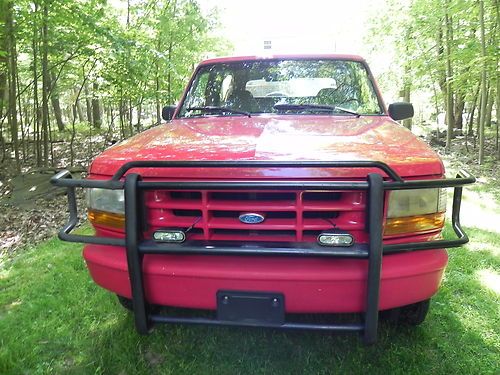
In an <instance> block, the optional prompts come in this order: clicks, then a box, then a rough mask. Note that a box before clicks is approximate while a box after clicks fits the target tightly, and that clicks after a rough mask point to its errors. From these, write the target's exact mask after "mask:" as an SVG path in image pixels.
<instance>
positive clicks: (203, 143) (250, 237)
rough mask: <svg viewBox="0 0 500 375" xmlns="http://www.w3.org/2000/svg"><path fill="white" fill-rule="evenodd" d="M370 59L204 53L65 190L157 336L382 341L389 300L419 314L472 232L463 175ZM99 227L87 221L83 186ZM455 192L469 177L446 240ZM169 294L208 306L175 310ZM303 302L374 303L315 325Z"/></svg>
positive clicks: (314, 308) (101, 279) (94, 264)
mask: <svg viewBox="0 0 500 375" xmlns="http://www.w3.org/2000/svg"><path fill="white" fill-rule="evenodd" d="M411 116H413V107H412V105H411V104H409V103H401V102H400V103H394V104H391V105H389V107H388V108H386V106H385V105H384V103H383V101H382V98H381V95H380V93H379V90H378V89H377V86H376V84H375V81H374V79H373V76H372V74H371V73H370V70H369V68H368V66H367V64H366V62H365V61H364V60H363V59H362V58H360V57H358V56H346V55H307V56H303V55H301V56H273V57H231V58H221V59H212V60H206V61H204V62H202V63H201V64H200V65H199V66H198V67H197V69H196V70H195V72H194V74H193V76H192V78H191V80H190V82H189V84H188V86H187V89H186V91H185V93H184V95H183V97H182V99H181V100H180V102H179V104H178V105H177V106H175V107H165V108H164V109H163V118H164V119H165V120H166V123H164V124H161V125H159V126H156V127H154V128H152V129H149V130H147V131H145V132H143V133H141V134H138V135H136V136H134V137H132V138H130V139H128V140H126V141H124V142H122V143H120V144H117V145H114V146H113V147H111V148H109V149H107V150H106V151H104V152H103V153H102V154H100V155H99V156H98V157H97V158H96V159H95V160H94V161H93V163H92V164H91V166H90V168H89V174H88V177H87V178H86V179H83V180H75V179H72V178H71V175H70V174H69V172H68V171H61V172H60V173H58V174H57V175H56V176H54V177H53V178H52V182H53V183H54V184H55V185H57V186H62V187H66V188H67V190H68V202H69V221H68V223H67V225H66V226H65V227H64V228H62V229H61V231H60V233H59V237H60V238H61V239H62V240H65V241H73V242H83V243H85V244H86V245H85V248H84V250H83V256H84V258H85V261H86V263H87V266H88V269H89V271H90V275H91V276H92V278H93V279H94V281H95V282H96V283H97V284H98V285H100V286H102V287H103V288H105V289H108V290H110V291H112V292H113V293H116V294H117V295H118V297H119V300H120V301H121V302H122V304H124V305H125V306H128V307H129V308H130V309H131V310H132V311H133V313H134V316H135V324H136V329H137V330H138V332H139V333H141V334H146V333H148V332H149V331H150V330H151V327H152V326H153V325H154V324H157V323H191V324H212V325H241V326H266V327H274V328H286V329H316V330H327V331H354V332H360V333H362V334H363V337H364V341H365V342H366V343H373V342H375V341H376V337H377V325H378V317H379V312H380V311H386V312H389V313H390V314H391V315H392V316H393V317H394V316H396V317H399V320H400V321H402V322H406V323H410V324H419V323H421V322H422V321H423V320H424V318H425V316H426V313H427V310H428V307H429V300H430V298H431V297H432V296H433V295H434V294H435V293H436V291H437V290H438V288H439V284H440V281H441V278H442V276H443V272H444V269H445V267H446V264H447V252H446V250H445V249H446V248H450V247H455V246H460V245H462V244H464V243H466V242H467V241H468V238H467V235H466V234H465V233H464V231H463V230H462V228H461V226H460V222H459V213H460V202H461V195H462V187H463V186H464V185H466V184H470V183H473V182H474V177H472V176H470V175H468V174H467V173H466V172H460V173H459V175H458V176H457V177H456V178H445V176H444V173H445V171H444V168H443V164H442V162H441V160H440V159H439V157H438V155H437V154H436V153H435V152H434V151H432V150H431V149H430V148H429V147H428V146H427V145H426V144H425V143H424V142H423V141H422V140H420V139H418V138H417V137H415V136H414V135H413V134H412V133H411V132H410V131H409V130H407V129H405V128H404V127H402V126H401V125H399V124H398V123H397V122H395V120H401V119H405V118H409V117H411ZM76 188H85V189H86V190H87V193H88V195H87V196H88V219H89V221H90V223H91V224H92V225H93V227H94V229H95V235H94V236H83V235H77V234H73V233H72V230H73V228H74V227H75V226H76V224H77V220H78V219H77V218H78V216H77V205H76V199H75V189H76ZM446 188H454V194H453V204H452V206H453V212H452V215H451V216H452V227H453V229H454V231H455V233H456V235H457V238H456V239H452V240H445V239H443V238H442V236H441V231H442V229H443V225H444V222H445V211H446ZM157 306H172V307H182V308H190V309H203V310H210V311H211V312H212V313H209V314H208V317H203V318H201V317H193V316H191V315H189V314H187V315H188V316H186V315H183V316H178V315H175V316H172V315H169V314H165V313H162V312H161V311H163V312H164V311H165V309H160V312H158V309H157V308H156V307H157ZM296 313H320V314H325V313H327V314H328V313H359V317H360V319H359V322H350V323H338V324H337V323H331V322H328V323H319V324H318V323H304V322H301V321H296V319H294V316H295V315H294V314H296Z"/></svg>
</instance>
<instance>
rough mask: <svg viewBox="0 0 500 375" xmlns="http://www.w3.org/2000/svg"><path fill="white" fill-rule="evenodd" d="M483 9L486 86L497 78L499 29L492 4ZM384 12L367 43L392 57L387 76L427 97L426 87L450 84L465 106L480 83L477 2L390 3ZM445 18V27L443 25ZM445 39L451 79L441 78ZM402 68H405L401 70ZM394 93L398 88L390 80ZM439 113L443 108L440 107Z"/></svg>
mask: <svg viewBox="0 0 500 375" xmlns="http://www.w3.org/2000/svg"><path fill="white" fill-rule="evenodd" d="M485 8H486V9H485V10H486V17H485V18H486V19H485V23H486V39H487V57H486V61H485V62H486V67H487V70H488V77H489V81H490V84H491V87H493V88H495V87H496V81H497V79H498V74H497V72H498V57H499V49H498V45H499V42H500V40H499V34H498V33H499V30H498V28H499V26H500V25H498V18H497V12H498V1H496V0H490V1H486V2H485ZM384 9H385V10H386V12H385V13H384V14H383V15H381V13H377V14H376V15H374V17H373V18H372V20H371V28H370V33H369V35H368V36H367V39H366V40H367V42H368V43H369V44H371V45H373V46H374V49H378V50H379V51H383V50H387V51H393V52H394V53H395V58H394V61H396V63H395V64H393V65H391V66H389V69H388V71H387V72H386V74H387V75H389V74H390V75H391V77H403V80H409V81H411V82H412V86H413V87H414V88H415V89H424V90H428V91H431V92H432V89H430V88H431V87H432V85H436V87H441V88H442V89H443V90H444V84H445V82H446V80H447V79H449V80H451V82H452V85H453V90H454V95H455V96H456V97H458V96H461V95H463V96H464V97H465V100H466V101H467V102H468V103H469V104H471V102H472V101H473V99H474V98H473V96H474V94H475V92H476V89H477V86H478V84H479V81H480V74H481V69H482V64H483V61H484V59H483V57H481V44H480V37H479V32H480V27H479V23H480V20H479V16H478V2H477V0H463V1H443V0H390V1H388V3H387V4H386V5H385V8H384ZM446 16H448V17H449V19H450V22H449V24H448V25H447V24H446ZM448 33H449V36H450V47H451V48H450V56H449V58H450V60H451V65H452V74H451V75H450V76H448V77H447V75H446V62H447V53H446V48H445V44H446V39H447V36H448ZM405 68H406V69H405ZM384 82H385V83H386V84H391V85H392V87H388V89H392V91H394V90H395V89H396V88H397V87H398V86H399V87H401V86H402V82H401V81H399V82H398V81H394V80H392V82H391V83H389V82H388V81H387V80H384ZM438 99H439V100H440V101H443V103H444V92H442V93H440V95H439V98H438ZM442 107H443V109H445V107H444V105H443V106H442Z"/></svg>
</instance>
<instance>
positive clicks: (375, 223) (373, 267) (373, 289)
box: [364, 173, 384, 344]
mask: <svg viewBox="0 0 500 375" xmlns="http://www.w3.org/2000/svg"><path fill="white" fill-rule="evenodd" d="M368 186H369V187H368V230H369V236H370V247H369V254H368V277H367V280H366V282H367V286H366V292H367V293H366V312H365V330H364V342H365V344H373V343H375V342H376V341H377V328H378V305H379V294H380V270H381V266H382V221H383V211H384V187H383V179H382V176H381V175H379V174H377V173H370V174H369V175H368Z"/></svg>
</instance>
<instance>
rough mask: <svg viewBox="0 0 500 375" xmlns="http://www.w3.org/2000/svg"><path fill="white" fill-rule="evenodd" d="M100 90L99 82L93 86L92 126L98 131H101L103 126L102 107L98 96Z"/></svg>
mask: <svg viewBox="0 0 500 375" xmlns="http://www.w3.org/2000/svg"><path fill="white" fill-rule="evenodd" d="M98 89H99V85H98V84H97V82H94V84H93V85H92V126H93V127H94V128H96V129H100V128H101V124H102V120H101V105H100V103H99V98H98V96H97V91H98Z"/></svg>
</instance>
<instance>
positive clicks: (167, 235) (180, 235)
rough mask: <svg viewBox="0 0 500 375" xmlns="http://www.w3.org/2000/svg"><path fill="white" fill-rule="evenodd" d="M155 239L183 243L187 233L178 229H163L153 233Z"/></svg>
mask: <svg viewBox="0 0 500 375" xmlns="http://www.w3.org/2000/svg"><path fill="white" fill-rule="evenodd" d="M153 239H154V240H155V241H156V242H174V243H181V242H184V241H185V240H186V234H185V233H184V232H183V231H182V230H178V229H162V230H157V231H156V232H154V233H153Z"/></svg>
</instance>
